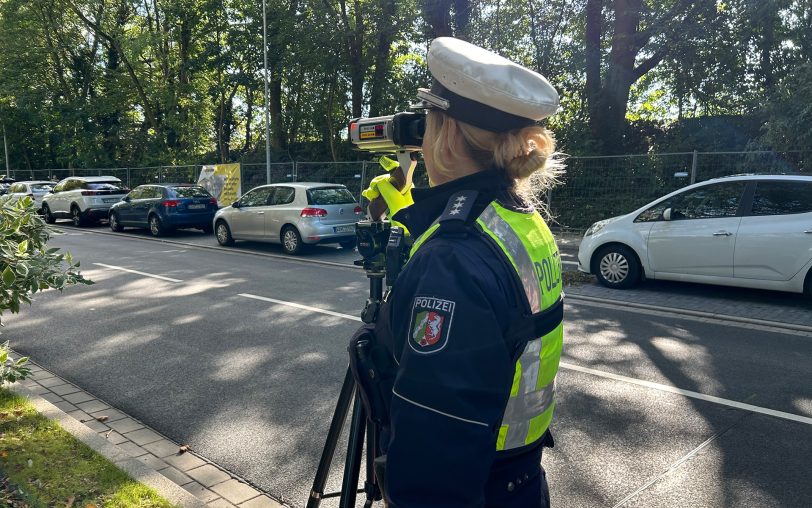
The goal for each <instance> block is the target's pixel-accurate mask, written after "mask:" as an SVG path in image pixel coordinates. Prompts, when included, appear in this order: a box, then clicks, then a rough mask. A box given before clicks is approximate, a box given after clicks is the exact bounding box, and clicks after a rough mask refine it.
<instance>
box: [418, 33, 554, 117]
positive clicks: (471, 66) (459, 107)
mask: <svg viewBox="0 0 812 508" xmlns="http://www.w3.org/2000/svg"><path fill="white" fill-rule="evenodd" d="M428 67H429V71H430V72H431V75H432V76H433V77H434V79H435V83H434V86H432V88H431V90H426V89H420V90H419V91H418V99H419V100H420V101H421V102H420V103H419V104H416V105H414V106H413V107H414V108H417V109H441V110H443V111H445V113H446V114H448V115H449V116H451V117H453V118H456V119H457V120H460V121H463V122H465V123H469V124H471V125H474V126H476V127H480V128H482V129H486V130H489V131H493V132H504V131H509V130H513V129H517V128H521V127H527V126H529V125H533V124H535V123H536V121H538V120H541V119H542V118H546V117H548V116H550V115H552V114H553V113H555V112H556V110H557V109H558V92H556V90H555V88H553V86H552V85H551V84H550V83H549V82H548V81H547V79H546V78H544V76H542V75H541V74H538V73H536V72H533V71H531V70H530V69H526V68H525V67H522V66H521V65H518V64H516V63H513V62H511V61H510V60H508V59H506V58H504V57H501V56H499V55H497V54H496V53H493V52H491V51H488V50H486V49H482V48H480V47H478V46H474V45H473V44H470V43H468V42H465V41H462V40H460V39H455V38H453V37H438V38H436V39H434V40H433V41H432V42H431V45H430V46H429V53H428Z"/></svg>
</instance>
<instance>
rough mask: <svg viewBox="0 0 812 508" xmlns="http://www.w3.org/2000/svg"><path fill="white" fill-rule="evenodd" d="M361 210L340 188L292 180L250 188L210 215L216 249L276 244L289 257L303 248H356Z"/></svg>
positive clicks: (347, 193) (346, 190) (347, 191)
mask: <svg viewBox="0 0 812 508" xmlns="http://www.w3.org/2000/svg"><path fill="white" fill-rule="evenodd" d="M362 212H363V210H362V209H361V207H360V206H359V205H358V203H357V202H356V200H355V198H354V197H353V196H352V194H351V193H350V191H349V190H348V189H347V188H346V187H345V186H343V185H336V184H329V183H313V182H296V183H283V184H271V185H262V186H260V187H256V188H254V189H251V190H250V191H249V192H248V193H247V194H245V195H244V196H243V197H242V198H240V199H239V200H238V201H235V202H234V203H233V204H232V205H231V206H229V207H225V208H221V209H220V211H218V212H217V214H216V215H215V216H214V233H215V236H216V237H217V241H218V242H220V245H232V244H233V243H234V240H257V241H263V242H272V243H281V244H282V248H283V249H284V250H285V252H287V253H288V254H298V253H299V252H301V251H302V248H303V247H304V246H305V245H312V244H317V243H338V244H340V245H341V246H342V247H343V248H345V249H352V248H353V247H355V223H356V222H358V221H359V220H360V219H361V214H362Z"/></svg>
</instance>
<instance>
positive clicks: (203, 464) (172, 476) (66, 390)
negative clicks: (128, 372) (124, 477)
mask: <svg viewBox="0 0 812 508" xmlns="http://www.w3.org/2000/svg"><path fill="white" fill-rule="evenodd" d="M29 366H30V368H31V372H32V375H31V376H30V377H29V378H28V379H26V380H25V381H21V382H19V384H20V385H21V386H23V387H25V388H26V389H27V390H29V391H30V392H33V393H35V394H37V395H39V396H40V397H42V398H43V399H45V400H47V401H48V402H50V403H52V404H53V405H54V406H56V407H57V408H59V409H60V410H61V411H63V412H65V413H67V414H68V415H69V416H71V417H73V418H74V419H76V420H78V421H79V422H81V423H83V424H84V425H85V426H87V427H88V428H90V429H91V430H93V431H94V432H96V433H97V434H98V435H100V436H101V437H103V438H105V439H106V440H107V442H109V443H111V444H113V445H115V446H116V447H117V448H118V449H119V450H122V451H124V452H125V453H126V454H128V455H130V456H132V457H134V458H135V459H137V460H139V461H140V462H142V463H143V464H145V465H146V466H147V467H149V468H151V469H154V470H155V471H157V472H158V473H160V474H161V475H163V476H164V477H166V478H167V479H169V480H170V481H172V482H174V483H176V484H177V485H180V486H181V487H183V488H184V489H185V490H186V491H188V492H190V493H192V494H193V495H194V496H195V497H196V498H197V499H199V500H201V501H202V502H203V503H205V505H206V506H208V507H216V508H229V507H239V508H284V507H285V505H283V504H281V503H279V502H278V501H276V500H274V499H272V498H271V497H270V496H268V495H266V494H264V493H263V492H262V491H260V490H258V489H256V488H254V487H252V486H251V485H249V484H248V483H247V482H246V481H245V480H243V479H241V478H238V477H236V476H235V475H233V474H231V473H229V472H228V471H226V470H225V469H223V468H221V467H219V466H218V465H217V464H214V463H212V462H211V461H209V460H207V459H205V458H204V457H201V456H199V455H197V454H196V453H194V451H191V450H190V451H185V452H181V451H180V448H181V445H180V444H178V443H174V442H172V441H171V440H169V439H167V438H166V437H164V436H162V435H161V434H160V433H158V432H156V431H155V430H153V429H151V428H149V427H148V426H146V425H144V424H143V423H141V422H140V421H138V420H136V419H135V418H132V417H131V416H129V415H127V414H125V413H124V412H122V411H120V410H118V409H115V408H113V407H111V406H110V405H109V404H107V403H105V402H104V401H102V400H99V399H97V398H96V397H94V396H93V395H91V394H89V393H87V392H85V391H84V390H82V389H81V388H79V387H77V386H75V385H73V384H71V383H69V382H67V381H65V380H64V379H62V378H60V377H58V376H56V375H54V374H53V373H51V372H49V371H47V370H45V369H43V368H42V367H40V366H39V365H37V364H35V363H33V362H31V363H29Z"/></svg>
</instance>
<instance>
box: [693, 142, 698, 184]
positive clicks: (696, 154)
mask: <svg viewBox="0 0 812 508" xmlns="http://www.w3.org/2000/svg"><path fill="white" fill-rule="evenodd" d="M698 160H699V152H698V151H696V150H694V155H693V159H692V160H691V185H693V184H695V183H696V167H697V162H698Z"/></svg>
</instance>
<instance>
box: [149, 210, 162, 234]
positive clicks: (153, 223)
mask: <svg viewBox="0 0 812 508" xmlns="http://www.w3.org/2000/svg"><path fill="white" fill-rule="evenodd" d="M149 232H150V233H151V234H152V236H163V235H165V234H166V228H165V227H164V225H163V223H162V222H161V218H160V217H158V216H157V215H155V214H152V215H150V216H149Z"/></svg>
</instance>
